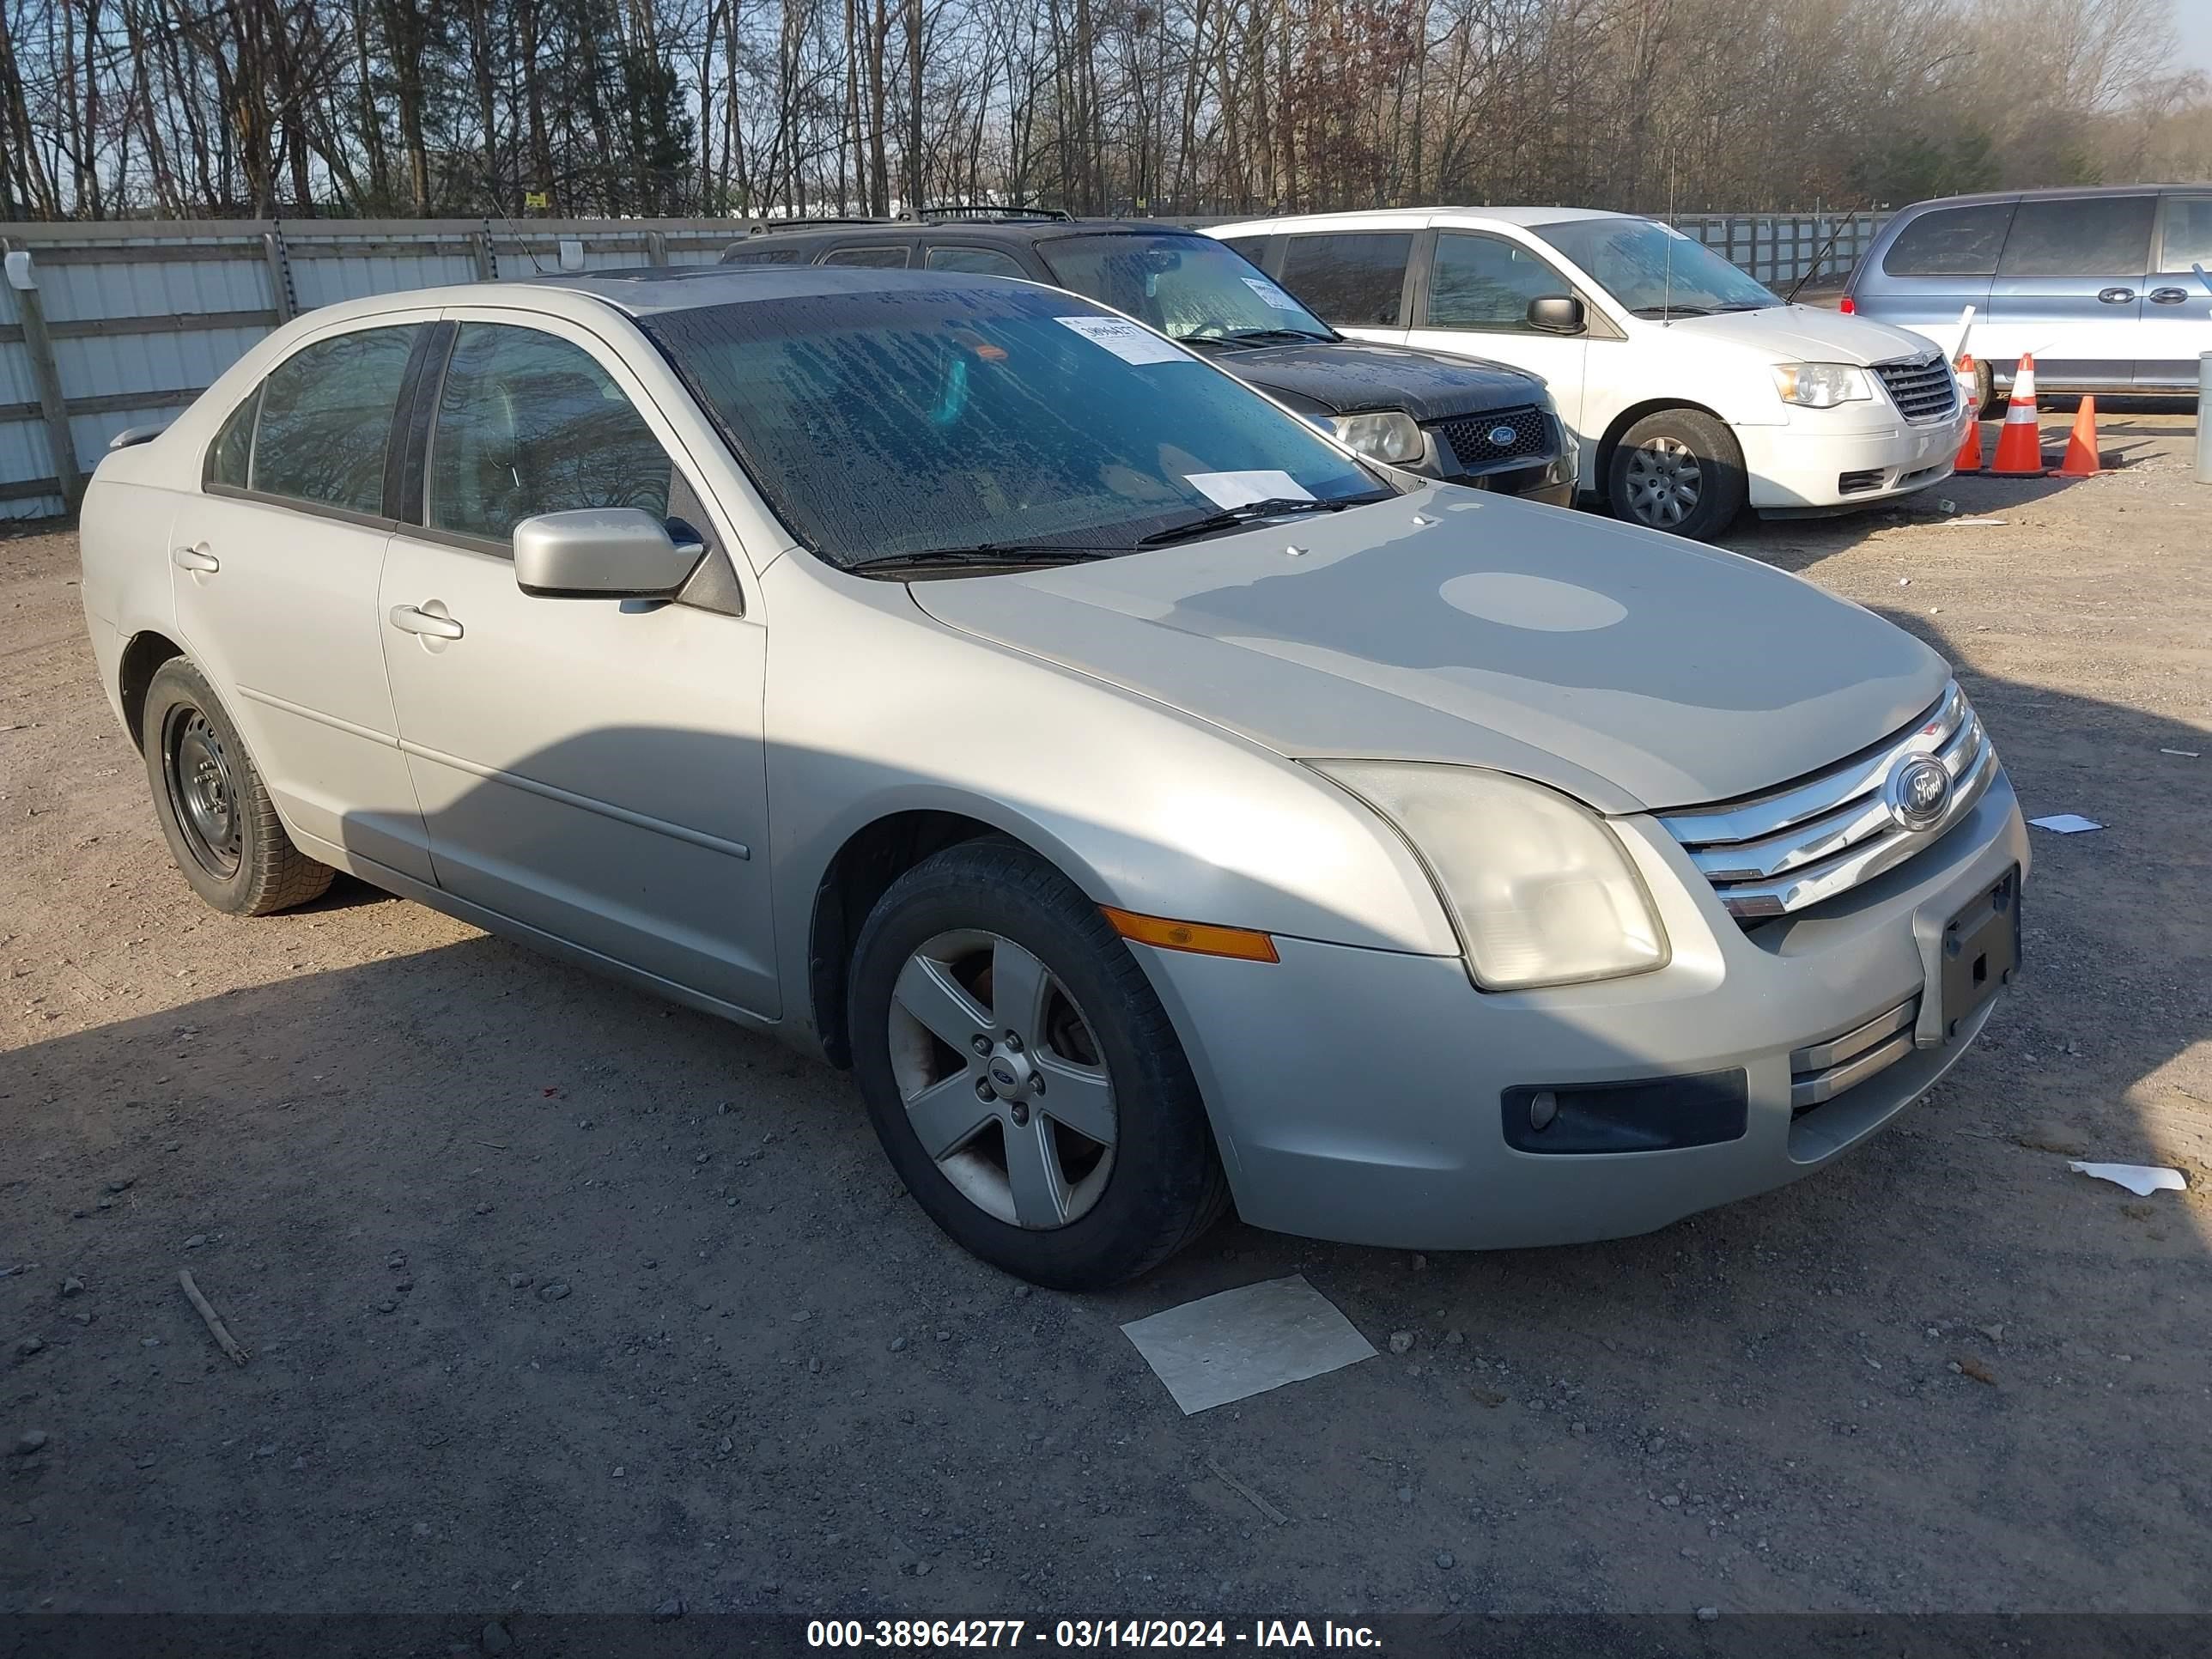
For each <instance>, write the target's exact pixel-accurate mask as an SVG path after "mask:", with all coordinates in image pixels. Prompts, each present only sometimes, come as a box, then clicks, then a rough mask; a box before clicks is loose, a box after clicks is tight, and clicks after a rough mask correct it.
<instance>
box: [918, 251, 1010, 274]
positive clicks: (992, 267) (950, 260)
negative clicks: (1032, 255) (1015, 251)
mask: <svg viewBox="0 0 2212 1659" xmlns="http://www.w3.org/2000/svg"><path fill="white" fill-rule="evenodd" d="M922 264H925V265H927V267H928V268H929V269H930V270H965V271H970V272H973V273H974V274H975V275H976V276H1028V275H1029V272H1027V271H1026V270H1023V269H1022V266H1021V261H1020V260H1018V259H1016V258H1012V256H1011V255H1009V254H1005V253H1000V252H999V251H998V250H997V249H995V248H987V247H933V248H932V249H930V250H929V253H928V255H927V258H924V259H923V260H922Z"/></svg>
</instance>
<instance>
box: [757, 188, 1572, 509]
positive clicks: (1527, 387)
mask: <svg viewBox="0 0 2212 1659" xmlns="http://www.w3.org/2000/svg"><path fill="white" fill-rule="evenodd" d="M722 263H723V264H726V265H755V264H769V265H795V264H817V265H878V266H887V267H894V268H904V267H906V266H909V265H911V266H914V267H915V268H916V269H922V270H964V271H974V272H979V273H981V274H983V275H986V276H1018V277H1021V278H1023V279H1024V280H1025V281H1028V282H1033V283H1051V284H1052V285H1053V286H1054V287H1055V288H1064V289H1073V291H1074V292H1075V293H1078V294H1080V295H1084V296H1085V298H1087V299H1091V300H1096V301H1098V302H1099V303H1101V304H1102V305H1109V306H1111V307H1114V308H1115V310H1116V311H1121V312H1126V313H1127V314H1128V315H1130V316H1132V317H1134V318H1136V319H1138V320H1139V322H1142V323H1144V324H1146V325H1148V326H1150V327H1152V328H1156V329H1158V331H1160V332H1161V333H1163V334H1165V335H1167V336H1168V337H1170V338H1171V339H1173V340H1176V341H1178V342H1180V343H1182V344H1183V345H1185V346H1188V347H1189V348H1190V349H1193V350H1195V351H1200V352H1203V353H1205V354H1206V355H1207V356H1212V357H1214V358H1216V359H1218V361H1219V362H1220V364H1221V367H1222V368H1225V369H1227V370H1228V371H1229V372H1230V373H1231V374H1234V375H1236V376H1237V378H1238V379H1239V380H1247V381H1249V382H1250V383H1251V384H1252V385H1254V386H1258V387H1259V388H1260V389H1261V391H1263V392H1267V393H1268V394H1269V395H1270V396H1271V397H1273V398H1276V399H1277V400H1278V401H1279V402H1280V403H1282V404H1285V405H1287V406H1288V407H1289V408H1291V409H1292V410H1297V412H1298V413H1299V414H1301V415H1304V416H1305V417H1306V418H1307V419H1308V420H1310V421H1312V422H1314V424H1315V425H1316V426H1320V427H1323V428H1327V429H1328V430H1329V431H1331V432H1333V433H1334V434H1335V435H1337V437H1339V438H1340V439H1341V440H1342V441H1344V442H1345V443H1346V445H1348V446H1349V447H1351V448H1352V449H1354V450H1357V451H1358V453H1361V454H1363V455H1365V456H1367V457H1369V458H1370V459H1374V460H1377V461H1383V462H1386V463H1388V464H1389V465H1393V466H1401V467H1404V468H1406V469H1407V471H1413V472H1421V473H1425V474H1427V475H1428V476H1430V477H1438V478H1449V479H1450V480H1451V481H1452V482H1453V483H1463V484H1472V485H1474V487H1475V488H1477V489H1494V490H1498V491H1500V492H1503V493H1504V494H1507V495H1522V496H1525V497H1527V498H1528V499H1530V500H1533V501H1547V502H1550V503H1552V504H1553V505H1556V506H1566V505H1569V504H1571V501H1572V499H1573V494H1574V480H1575V470H1576V457H1575V456H1574V454H1573V453H1571V448H1570V441H1569V440H1568V439H1567V437H1566V435H1565V428H1562V427H1561V425H1560V424H1559V416H1558V414H1557V412H1556V411H1555V410H1553V407H1552V400H1551V398H1550V397H1549V395H1548V394H1547V393H1546V392H1545V390H1544V384H1543V382H1542V381H1541V380H1538V379H1536V378H1535V377H1534V375H1530V374H1522V372H1521V371H1520V370H1518V369H1515V368H1506V367H1505V366H1504V365H1503V364H1500V363H1491V362H1480V361H1478V360H1476V359H1474V358H1469V357H1457V356H1449V355H1447V354H1445V353H1442V352H1433V351H1419V350H1415V349H1411V348H1408V347H1406V346H1392V345H1376V344H1374V343H1371V342H1369V341H1365V340H1350V339H1346V337H1344V336H1343V335H1341V334H1339V333H1338V332H1337V331H1335V330H1334V329H1333V328H1331V327H1330V326H1329V325H1328V324H1327V323H1324V322H1323V321H1322V319H1320V318H1318V317H1316V316H1315V315H1314V314H1313V313H1312V312H1310V311H1309V310H1307V309H1306V308H1305V307H1304V306H1303V305H1301V304H1300V303H1299V302H1298V301H1297V300H1296V299H1295V298H1293V297H1292V296H1291V295H1289V294H1288V293H1286V292H1285V291H1284V290H1283V289H1281V288H1280V287H1279V286H1277V284H1276V283H1274V281H1273V279H1272V278H1270V277H1269V276H1267V274H1266V273H1265V272H1264V271H1262V270H1260V268H1259V267H1258V266H1256V265H1255V264H1251V263H1250V262H1249V261H1248V260H1247V259H1246V258H1244V257H1243V255H1242V254H1240V253H1238V252H1236V251H1235V250H1234V249H1233V248H1230V247H1228V246H1225V245H1223V244H1222V243H1220V242H1218V241H1216V240H1213V238H1212V237H1210V236H1206V235H1202V234H1200V233H1199V232H1197V231H1194V230H1188V229H1185V228H1181V227H1178V226H1173V225H1162V224H1157V223H1151V222H1139V221H1130V220H1120V219H1072V218H1069V217H1068V216H1066V215H1065V214H1059V213H1054V212H1051V211H1049V210H1006V211H1001V210H983V211H981V213H977V212H976V211H975V210H941V211H939V212H935V213H933V212H927V211H925V212H924V213H923V214H922V215H921V216H920V217H919V218H918V219H901V220H880V219H794V220H787V221H784V222H779V223H775V224H772V225H770V226H769V227H766V228H763V229H761V230H758V231H756V232H755V233H754V234H751V235H750V236H748V237H747V238H745V240H743V241H741V242H736V243H732V245H731V246H730V247H729V249H728V250H727V251H726V252H724V253H723V255H722Z"/></svg>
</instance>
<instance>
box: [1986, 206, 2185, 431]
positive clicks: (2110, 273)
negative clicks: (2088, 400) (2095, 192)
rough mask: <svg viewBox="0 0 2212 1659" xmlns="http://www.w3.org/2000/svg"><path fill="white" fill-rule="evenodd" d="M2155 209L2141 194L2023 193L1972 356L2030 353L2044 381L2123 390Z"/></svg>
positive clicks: (2132, 362) (1998, 358)
mask: <svg viewBox="0 0 2212 1659" xmlns="http://www.w3.org/2000/svg"><path fill="white" fill-rule="evenodd" d="M2157 210H2158V197H2156V196H2155V195H2154V194H2152V193H2150V192H2148V191H2145V192H2144V193H2143V194H2142V195H2139V196H2029V197H2023V198H2022V199H2021V204H2020V207H2019V209H2018V210H2017V211H2016V212H2015V214H2014V215H2013V221H2012V232H2011V234H2010V235H2008V237H2007V238H2006V239H2005V246H2004V253H2003V255H2002V257H2001V258H1999V259H1998V261H1997V272H1996V278H1995V280H1994V281H1992V282H1991V283H1990V313H1989V327H1988V328H1987V329H1983V328H1981V327H1979V326H1977V327H1976V329H1975V331H1974V337H1975V338H1976V339H1977V340H1978V341H1979V342H1980V343H1981V347H1982V349H1979V350H1976V351H1975V353H1974V355H1975V356H1977V357H1979V356H1984V353H1986V355H1987V356H1989V358H1990V360H1991V361H1992V362H1995V363H1996V364H1997V365H1998V367H1999V368H2003V369H2007V370H2009V369H2010V368H2012V366H2013V365H2014V364H2015V363H2016V362H2018V361H2019V360H2020V358H2021V356H2024V355H2027V354H2030V353H2032V354H2033V356H2034V358H2035V368H2036V374H2037V377H2038V378H2039V380H2042V381H2043V382H2044V383H2045V384H2046V385H2048V386H2053V387H2058V388H2079V389H2083V390H2096V389H2100V388H2109V387H2116V386H2132V385H2133V384H2134V383H2135V378H2136V356H2137V355H2138V346H2139V341H2138V335H2139V333H2140V329H2139V326H2138V325H2140V324H2141V322H2142V310H2143V291H2144V289H2147V288H2148V286H2149V285H2150V283H2149V276H2150V237H2151V224H2152V221H2153V219H2154V218H2155V216H2156V215H2157Z"/></svg>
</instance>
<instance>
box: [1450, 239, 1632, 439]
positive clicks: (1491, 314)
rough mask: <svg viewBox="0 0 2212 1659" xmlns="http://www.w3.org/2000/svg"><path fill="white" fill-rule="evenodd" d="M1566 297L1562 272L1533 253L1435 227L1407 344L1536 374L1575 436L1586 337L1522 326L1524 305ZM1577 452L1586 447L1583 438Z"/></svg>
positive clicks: (1579, 427)
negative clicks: (1423, 290)
mask: <svg viewBox="0 0 2212 1659" xmlns="http://www.w3.org/2000/svg"><path fill="white" fill-rule="evenodd" d="M1574 295H1575V285H1574V284H1573V283H1571V282H1570V281H1569V280H1568V279H1567V277H1566V276H1565V273H1563V272H1562V271H1560V270H1559V269H1558V268H1557V267H1556V266H1554V265H1553V264H1551V262H1550V261H1548V260H1547V259H1545V258H1543V257H1542V256H1541V255H1540V254H1538V253H1537V252H1534V250H1533V249H1530V248H1528V247H1524V246H1522V245H1521V244H1520V243H1518V242H1515V241H1510V240H1507V239H1506V238H1504V237H1503V236H1492V235H1489V234H1485V233H1482V232H1479V231H1466V230H1439V231H1438V232H1437V237H1436V252H1434V253H1433V254H1432V255H1431V257H1430V260H1429V269H1428V283H1427V291H1426V293H1425V295H1424V296H1423V299H1422V301H1421V302H1420V307H1419V312H1418V313H1417V314H1416V316H1415V317H1414V319H1413V332H1412V333H1411V334H1409V335H1408V336H1407V343H1409V344H1413V345H1417V346H1424V347H1426V348H1428V349H1431V350H1434V351H1455V352H1458V353H1461V354H1462V355H1463V356H1469V357H1486V358H1488V359H1489V360H1490V361H1492V362H1499V363H1505V364H1509V365H1510V366H1511V367H1512V368H1519V369H1525V370H1527V371H1528V373H1529V374H1535V375H1540V376H1541V377H1542V378H1543V380H1544V381H1545V383H1546V384H1547V386H1548V387H1549V389H1550V391H1551V393H1552V401H1553V404H1556V405H1558V408H1559V418H1560V419H1561V420H1562V421H1564V422H1566V424H1567V426H1568V428H1570V429H1571V430H1572V431H1574V432H1575V433H1577V435H1580V434H1581V433H1583V428H1584V422H1583V370H1584V368H1586V366H1587V364H1588V361H1589V335H1588V334H1587V333H1583V334H1551V333H1547V332H1546V331H1543V330H1541V329H1537V328H1531V327H1530V326H1529V325H1528V302H1529V301H1531V300H1543V299H1550V298H1553V297H1555V296H1556V297H1558V298H1560V299H1568V298H1572V297H1574ZM1583 447H1584V449H1585V450H1586V451H1587V450H1589V449H1591V448H1592V447H1593V446H1591V445H1590V444H1589V441H1588V440H1587V439H1585V440H1584V443H1583Z"/></svg>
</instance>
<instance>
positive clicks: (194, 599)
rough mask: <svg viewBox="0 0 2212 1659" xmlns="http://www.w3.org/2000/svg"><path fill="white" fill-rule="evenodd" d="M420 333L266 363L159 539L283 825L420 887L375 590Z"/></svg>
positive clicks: (189, 641) (424, 863)
mask: <svg viewBox="0 0 2212 1659" xmlns="http://www.w3.org/2000/svg"><path fill="white" fill-rule="evenodd" d="M426 316H427V313H426ZM427 334H428V324H427V322H425V323H420V324H404V325H398V326H380V327H376V328H370V329H355V330H352V331H346V332H337V333H332V334H330V335H326V336H325V337H322V338H320V339H317V340H312V341H310V342H309V343H307V345H305V346H303V347H301V349H300V350H298V351H297V352H295V354H294V355H293V356H290V357H289V358H287V359H286V360H285V361H284V362H282V363H280V364H278V365H277V366H276V368H275V369H274V370H273V371H271V372H270V375H269V377H268V378H267V379H266V380H264V381H263V382H262V383H261V385H260V386H258V387H257V388H255V390H254V392H253V393H252V396H250V397H249V398H246V401H245V402H244V403H242V404H240V405H239V407H238V408H237V409H236V410H233V411H232V413H231V416H230V417H229V419H228V420H227V421H226V422H224V424H223V427H222V431H221V432H220V433H219V434H218V435H217V436H216V441H215V442H214V444H213V445H212V446H211V447H210V450H209V453H208V455H207V458H206V462H205V471H204V477H203V482H202V485H201V491H202V493H201V494H199V495H195V496H191V497H189V498H188V499H187V500H186V501H185V504H184V506H183V507H182V508H181V509H180V510H179V513H177V516H176V519H175V520H174V521H173V525H172V526H171V530H170V536H169V559H170V567H171V568H170V573H169V574H170V580H171V582H172V585H173V591H174V595H175V599H176V607H177V626H178V629H179V632H180V633H181V634H182V635H183V636H184V644H185V649H186V650H187V651H188V652H190V653H191V655H192V657H193V658H194V659H195V660H197V662H198V663H199V664H200V665H201V666H202V667H203V668H204V669H205V670H206V671H207V672H208V675H209V677H210V678H211V679H212V680H213V682H214V684H215V685H216V690H217V691H218V692H219V693H220V694H221V695H222V697H223V700H224V703H225V706H226V707H227V708H228V709H229V711H230V714H231V717H232V718H233V719H234V720H236V721H237V722H238V727H239V730H240V732H241V734H243V736H244V737H245V738H246V746H247V748H248V749H249V750H251V751H252V756H253V759H254V763H255V764H256V765H257V766H258V769H259V770H260V772H261V775H262V778H263V780H264V781H265V782H266V783H267V785H268V787H269V793H270V796H271V797H272V798H273V799H275V801H276V807H277V810H278V811H280V812H282V813H283V817H284V821H285V822H286V823H288V824H289V825H290V826H291V827H292V828H293V829H295V830H297V831H299V832H301V834H302V835H303V836H308V837H312V838H313V839H314V840H317V841H320V842H325V843H327V844H329V845H331V846H333V847H338V848H343V849H344V850H345V851H346V852H347V853H349V854H352V855H354V856H355V857H356V858H360V859H365V860H371V861H373V862H374V863H376V864H380V865H382V866H385V867H386V868H387V869H391V870H396V871H398V872H400V873H401V874H403V875H407V876H411V877H413V878H416V880H417V881H423V882H427V881H428V880H429V879H430V859H429V854H428V848H427V847H426V845H425V831H424V828H423V823H422V810H421V808H420V807H419V806H418V805H416V799H415V790H414V785H413V783H412V781H410V777H409V775H408V769H407V764H406V762H405V761H404V759H403V758H402V757H401V755H400V752H399V738H398V725H397V724H396V721H395V719H394V716H393V712H392V694H391V691H390V690H389V689H388V688H387V687H386V684H385V678H384V656H383V641H382V640H381V639H380V634H381V632H382V629H380V627H379V626H378V623H377V609H376V597H377V579H378V574H379V571H380V568H381V567H382V565H383V562H384V550H385V544H386V542H388V541H389V540H390V539H391V533H392V520H390V519H388V518H386V516H385V507H386V502H385V483H386V461H387V458H388V454H389V444H390V442H391V440H392V427H393V423H394V417H395V415H396V413H397V410H398V404H399V400H400V392H401V389H402V387H403V386H404V383H405V380H406V375H407V369H408V364H409V360H410V355H411V354H412V353H413V352H414V350H415V349H416V346H417V344H418V343H421V342H422V340H423V339H424V337H425V336H426V335H427ZM306 850H307V852H309V853H310V854H315V853H316V852H317V849H316V848H313V847H309V848H307V849H306Z"/></svg>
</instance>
